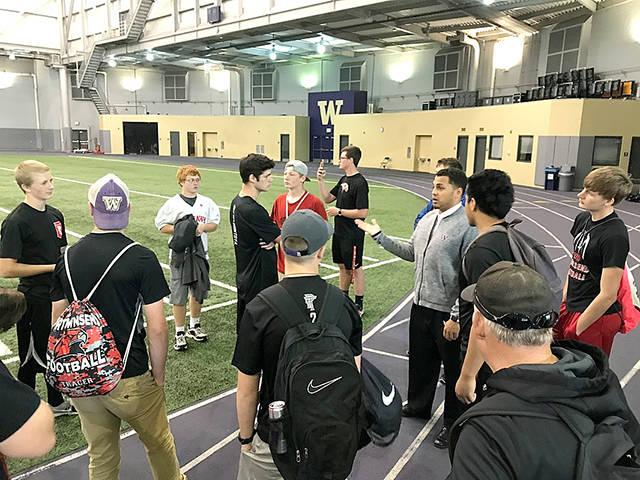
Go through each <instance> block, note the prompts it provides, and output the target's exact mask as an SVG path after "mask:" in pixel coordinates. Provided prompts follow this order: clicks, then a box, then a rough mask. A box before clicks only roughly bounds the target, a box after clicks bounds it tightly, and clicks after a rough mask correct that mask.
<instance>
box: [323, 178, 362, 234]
mask: <svg viewBox="0 0 640 480" xmlns="http://www.w3.org/2000/svg"><path fill="white" fill-rule="evenodd" d="M331 195H333V196H334V197H336V207H337V208H342V209H345V210H353V209H363V208H369V184H368V183H367V180H366V179H365V178H364V177H363V176H362V174H361V173H356V174H355V175H351V176H350V177H348V176H346V175H343V177H342V178H341V179H340V180H338V183H337V184H336V186H335V187H333V188H332V189H331ZM354 220H355V219H353V218H347V217H343V216H336V217H335V225H336V226H335V234H336V236H338V237H347V238H351V239H358V238H364V232H363V231H362V230H360V229H359V228H358V226H357V225H356V222H355V221H354ZM363 220H364V219H363Z"/></svg>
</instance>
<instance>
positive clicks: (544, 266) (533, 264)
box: [462, 218, 564, 312]
mask: <svg viewBox="0 0 640 480" xmlns="http://www.w3.org/2000/svg"><path fill="white" fill-rule="evenodd" d="M519 223H522V220H521V219H519V218H515V219H513V220H512V221H511V222H509V224H508V226H507V227H505V226H504V225H500V224H498V225H493V226H492V227H490V228H489V229H488V230H487V231H486V232H484V233H483V235H486V234H487V233H489V232H504V233H506V234H507V237H508V238H509V246H510V247H511V254H512V255H513V258H515V261H516V262H517V263H520V264H522V265H526V266H528V267H530V268H532V269H533V270H535V271H536V272H538V273H539V274H540V275H542V276H543V277H544V279H545V280H546V281H547V283H548V285H549V288H550V289H551V293H553V297H554V299H555V302H554V308H555V310H556V311H557V312H559V311H560V304H561V303H562V290H563V288H564V283H563V282H562V280H560V278H559V277H558V273H557V272H556V268H555V267H554V265H553V261H552V260H551V257H550V256H549V254H548V253H547V250H546V248H545V247H544V245H543V244H541V243H540V242H538V241H537V240H536V239H534V238H532V237H530V236H529V235H527V234H526V233H522V232H521V231H520V230H517V229H516V228H515V226H516V225H518V224H519ZM476 238H480V237H476ZM474 243H475V240H474V241H473V242H471V244H470V245H469V247H467V250H469V248H471V246H472V245H473V244H474ZM462 271H463V272H464V274H465V276H466V277H467V278H468V275H467V270H466V266H465V263H464V258H463V262H462Z"/></svg>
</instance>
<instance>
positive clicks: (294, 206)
mask: <svg viewBox="0 0 640 480" xmlns="http://www.w3.org/2000/svg"><path fill="white" fill-rule="evenodd" d="M297 210H313V211H314V212H316V213H317V214H318V215H320V216H321V217H322V218H324V219H325V220H327V211H326V210H325V208H324V203H322V201H321V200H320V199H319V198H318V197H316V196H315V195H312V194H310V193H309V192H305V193H304V194H303V195H302V197H300V199H299V200H298V201H297V202H294V203H289V202H287V194H286V193H283V194H282V195H278V197H277V198H276V201H275V202H273V208H272V209H271V220H273V221H274V222H276V225H278V227H280V228H282V224H283V223H284V221H285V220H286V219H287V217H288V216H289V215H291V214H292V213H293V212H295V211H297ZM278 271H279V272H280V273H284V252H283V251H282V249H281V248H280V245H278Z"/></svg>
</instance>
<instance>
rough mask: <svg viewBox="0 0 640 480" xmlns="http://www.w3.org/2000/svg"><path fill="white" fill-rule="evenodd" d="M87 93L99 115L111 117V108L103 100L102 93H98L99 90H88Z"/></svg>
mask: <svg viewBox="0 0 640 480" xmlns="http://www.w3.org/2000/svg"><path fill="white" fill-rule="evenodd" d="M87 92H89V96H90V97H91V100H92V101H93V104H94V105H95V106H96V109H97V110H98V113H99V114H100V115H109V113H111V112H110V111H109V107H107V104H106V103H104V100H103V99H102V96H101V95H100V92H98V89H97V88H94V87H91V88H87Z"/></svg>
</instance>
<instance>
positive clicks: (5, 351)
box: [0, 340, 13, 357]
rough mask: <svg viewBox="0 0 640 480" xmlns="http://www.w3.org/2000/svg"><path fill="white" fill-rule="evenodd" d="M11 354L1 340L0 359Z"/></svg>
mask: <svg viewBox="0 0 640 480" xmlns="http://www.w3.org/2000/svg"><path fill="white" fill-rule="evenodd" d="M12 353H13V352H12V351H11V349H10V348H9V347H7V346H6V345H5V344H4V343H3V342H2V340H0V357H6V356H7V355H11V354H12Z"/></svg>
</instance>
